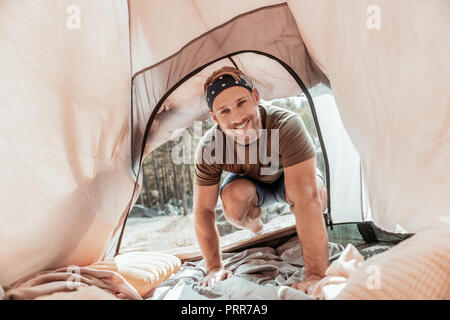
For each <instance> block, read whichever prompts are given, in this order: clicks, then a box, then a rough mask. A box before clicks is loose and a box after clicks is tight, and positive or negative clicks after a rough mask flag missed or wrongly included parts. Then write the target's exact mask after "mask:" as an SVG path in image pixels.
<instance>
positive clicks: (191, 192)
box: [185, 164, 194, 195]
mask: <svg viewBox="0 0 450 320" xmlns="http://www.w3.org/2000/svg"><path fill="white" fill-rule="evenodd" d="M185 166H186V169H187V176H188V182H189V194H191V195H192V194H193V191H194V188H193V185H192V175H191V165H190V164H185Z"/></svg>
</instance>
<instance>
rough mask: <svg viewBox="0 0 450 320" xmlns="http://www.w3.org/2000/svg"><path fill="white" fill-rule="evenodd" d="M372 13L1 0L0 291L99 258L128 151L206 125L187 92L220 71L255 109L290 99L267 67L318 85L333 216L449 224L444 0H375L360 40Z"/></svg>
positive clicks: (349, 7)
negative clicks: (260, 101) (225, 68)
mask: <svg viewBox="0 0 450 320" xmlns="http://www.w3.org/2000/svg"><path fill="white" fill-rule="evenodd" d="M166 3H168V4H167V6H166ZM372 5H374V4H373V2H372V1H369V0H345V1H344V0H343V1H339V3H338V2H331V1H324V0H317V1H308V0H296V1H288V6H287V5H286V4H284V3H281V4H280V1H256V0H252V1H245V2H242V1H239V2H238V1H237V0H235V1H227V2H220V3H219V2H217V3H216V2H214V4H212V3H211V2H210V1H208V0H199V1H195V2H186V1H182V0H178V1H175V0H174V1H170V2H164V4H163V2H158V1H143V0H140V1H139V0H130V1H128V2H127V1H124V0H98V1H94V2H93V1H87V0H79V1H77V2H76V4H75V5H74V4H73V3H72V1H69V0H61V1H58V2H51V3H50V2H49V3H46V4H45V5H42V4H41V3H39V4H38V3H36V2H35V1H32V0H23V1H20V2H18V1H13V0H10V1H2V2H1V3H0V84H1V85H0V105H1V109H0V159H1V160H0V161H1V165H0V176H1V179H2V182H3V183H2V187H1V192H0V194H1V197H2V198H1V203H2V211H1V213H0V219H1V221H0V241H1V243H3V244H13V245H3V246H2V247H1V248H0V257H1V260H0V284H1V285H3V286H4V285H8V284H10V283H12V282H14V281H16V280H18V279H19V278H21V277H23V276H26V275H28V274H32V273H35V272H38V271H40V270H44V269H49V268H56V267H64V266H68V265H79V266H86V265H89V264H91V263H94V262H95V261H98V260H100V259H101V258H102V257H103V256H104V255H105V252H106V249H107V246H108V243H110V242H111V239H112V237H113V236H117V232H116V231H117V230H118V229H119V228H120V226H121V223H122V221H123V220H124V217H125V216H126V214H127V212H128V210H127V208H129V206H130V205H131V204H132V203H133V202H134V200H135V199H136V198H137V195H138V191H139V187H140V185H141V182H140V181H139V180H138V184H135V181H136V174H137V169H138V168H139V165H140V164H139V160H141V150H142V146H146V149H145V152H144V153H148V152H150V151H151V150H153V149H154V148H155V147H156V146H158V145H159V144H161V143H163V142H164V141H166V140H167V139H169V138H171V137H173V136H174V135H176V134H177V133H179V132H180V131H177V132H176V131H175V130H180V129H183V128H184V127H186V126H188V125H189V123H192V122H193V121H194V120H202V119H204V118H205V116H206V113H205V111H206V110H207V109H206V106H203V107H200V108H199V107H198V102H199V101H200V99H201V92H200V91H201V90H200V88H199V85H200V84H201V83H202V80H203V79H204V78H205V77H206V76H207V75H208V73H209V72H210V71H212V70H213V69H214V68H215V67H216V66H219V65H223V64H227V65H235V64H236V65H237V66H238V67H240V68H242V70H243V71H244V72H245V73H247V74H249V76H250V77H251V78H253V79H255V80H258V81H260V82H259V83H257V85H258V86H259V88H260V90H261V92H262V93H263V94H262V96H263V98H265V99H267V100H268V99H270V98H271V97H282V96H285V95H288V94H289V95H297V94H300V93H302V92H301V91H302V90H300V89H299V87H298V83H296V81H295V79H293V74H292V73H290V72H287V70H288V69H286V68H284V67H283V66H282V65H281V64H280V63H279V62H280V61H281V62H283V63H286V65H287V66H289V68H290V69H291V70H292V71H293V72H294V73H295V75H297V76H298V77H299V78H300V79H301V80H302V81H303V83H304V84H305V87H306V88H311V87H313V86H314V85H315V84H317V83H320V82H328V81H329V83H330V84H331V87H332V89H333V93H334V95H335V98H336V105H337V108H338V111H339V112H338V113H339V117H337V114H336V113H335V112H334V115H335V116H334V117H333V119H334V120H336V121H337V120H340V119H342V124H343V126H340V124H339V123H335V124H333V126H331V125H327V122H326V121H327V119H328V118H327V117H329V115H330V114H331V113H329V112H325V111H324V110H320V107H319V108H318V109H319V111H318V118H319V119H318V120H319V124H320V126H321V128H320V129H324V128H322V126H323V127H327V128H328V129H329V128H337V129H336V130H338V131H339V130H340V133H339V134H340V136H339V145H342V146H344V147H345V148H348V149H346V150H351V152H347V153H346V154H342V153H340V154H341V155H339V152H340V151H342V150H341V149H339V148H334V151H333V147H332V144H333V140H332V139H333V134H330V133H329V132H326V130H325V129H324V138H325V140H326V141H325V145H330V144H331V146H330V148H329V150H327V151H329V152H330V159H331V160H333V165H331V169H332V171H331V172H330V175H331V181H332V183H333V184H335V183H336V181H338V179H344V177H340V176H339V175H338V174H336V172H334V171H336V170H340V169H339V168H346V167H347V168H348V169H349V170H350V171H349V172H350V173H351V174H350V175H349V178H348V179H346V178H345V181H339V183H342V186H341V190H340V191H339V192H341V194H342V195H343V197H344V196H345V194H346V192H345V191H347V190H348V191H349V192H347V196H348V197H349V198H345V199H344V198H340V197H336V198H333V197H334V196H333V194H332V195H331V198H332V199H333V206H332V207H333V208H334V207H336V206H339V205H341V204H342V206H341V208H349V209H348V210H341V212H344V211H351V213H350V217H352V219H356V218H357V217H359V216H360V213H361V209H360V208H362V209H363V214H362V215H361V219H362V220H367V219H370V218H373V220H374V221H375V223H376V224H377V225H378V226H380V227H382V228H384V229H386V230H388V231H398V230H402V231H407V232H410V233H419V232H421V231H423V230H428V229H433V228H436V226H440V227H442V228H448V227H449V224H450V214H449V209H448V201H447V194H448V190H450V179H449V176H450V167H449V166H448V159H449V158H450V144H448V141H449V140H450V130H449V129H450V128H449V126H450V113H449V112H450V111H449V110H450V109H449V108H448V106H449V105H450V101H449V100H450V97H449V92H448V87H449V80H448V74H449V71H450V70H449V69H450V65H449V64H448V56H449V52H450V43H448V42H446V41H444V40H443V39H446V38H447V35H448V34H449V31H450V30H449V29H450V23H449V21H450V19H449V18H450V10H449V7H450V4H449V2H448V1H446V0H434V1H427V2H424V1H419V0H399V1H396V2H395V3H393V2H391V1H387V0H379V1H378V2H376V4H375V6H376V7H377V8H379V10H380V13H381V15H380V17H381V27H380V29H370V28H368V24H367V19H368V18H370V13H368V8H369V7H370V6H372ZM262 6H267V7H264V8H261V7H262ZM70 8H71V9H70ZM69 9H70V10H69ZM77 12H78V15H79V18H80V22H81V23H80V25H79V28H78V27H75V28H74V27H73V26H71V22H70V19H73V17H72V16H73V15H75V16H76V15H77ZM75 19H76V17H75ZM249 26H250V27H249ZM161 30H165V32H161ZM180 30H181V31H180ZM168 35H170V36H168ZM242 39H245V41H243V40H242ZM245 50H247V51H245ZM248 50H250V51H248ZM234 53H235V54H234ZM227 55H229V57H227ZM223 57H226V59H224V60H222V58H223ZM274 58H275V60H274ZM277 59H279V61H277ZM208 68H209V69H208ZM185 80H186V81H185ZM274 83H275V84H277V85H276V86H273V84H274ZM271 84H272V85H271ZM278 84H280V85H279V86H278ZM175 89H176V90H175ZM166 98H167V99H166ZM158 102H159V103H161V104H162V105H161V106H159V105H158ZM194 107H197V108H196V109H195V112H194V111H192V110H194ZM201 108H203V109H201ZM188 110H189V111H188ZM191 111H192V112H191ZM157 112H159V113H157ZM186 115H189V118H187V117H186ZM169 117H170V118H169ZM183 117H186V118H183ZM169 119H170V120H169ZM149 120H150V121H149ZM334 120H333V121H334ZM153 121H155V127H153V125H152V128H151V127H150V126H148V124H149V123H152V122H153ZM158 121H159V122H158ZM167 124H171V125H173V126H167ZM339 128H340V129H339ZM342 128H345V130H346V131H347V133H348V137H349V139H350V140H351V143H350V141H348V139H346V138H345V134H344V133H343V131H342ZM146 130H148V132H150V133H151V134H150V135H149V137H150V139H149V140H148V141H143V138H144V136H145V131H146ZM152 130H153V132H152ZM155 130H157V132H158V133H159V134H155ZM143 143H145V145H144V144H143ZM351 146H354V149H352V148H351ZM355 150H356V151H357V152H356V151H355ZM347 155H352V157H353V158H352V160H351V162H349V163H343V162H342V159H343V157H344V156H347ZM358 156H359V166H358V167H355V166H356V164H357V163H358ZM338 162H339V166H335V164H337V163H338ZM333 166H334V167H333ZM333 168H334V169H333ZM336 168H338V169H336ZM358 171H359V172H360V173H358ZM333 175H334V176H333ZM338 177H339V178H338ZM139 179H141V177H140V178H139ZM358 180H359V181H360V182H359V185H360V186H361V185H362V189H361V188H358ZM135 188H137V190H134V189H135ZM331 190H336V188H335V187H333V186H332V188H331ZM350 190H351V191H350ZM134 191H137V193H136V192H134ZM133 195H134V199H132V198H133ZM356 196H358V199H359V200H358V201H356V202H352V201H351V199H355V198H354V197H356ZM130 200H131V201H130ZM335 201H336V202H337V203H336V204H335V203H334V202H335ZM332 210H333V209H332ZM338 211H339V210H338Z"/></svg>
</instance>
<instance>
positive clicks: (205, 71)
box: [117, 50, 333, 252]
mask: <svg viewBox="0 0 450 320" xmlns="http://www.w3.org/2000/svg"><path fill="white" fill-rule="evenodd" d="M255 56H258V57H260V59H261V58H262V59H263V60H271V61H273V62H275V63H276V64H277V65H279V68H280V69H282V71H281V72H280V70H278V74H277V76H279V74H282V75H283V77H284V81H286V82H287V83H288V86H289V90H290V92H294V93H295V94H296V96H297V98H298V97H299V96H300V94H301V95H302V98H303V102H304V104H305V105H306V106H309V108H308V109H309V110H310V111H309V113H310V118H311V122H312V123H313V126H314V129H313V130H314V131H315V132H314V134H315V138H316V139H317V141H318V144H319V148H320V154H321V157H322V163H323V165H322V167H323V168H322V172H323V173H324V175H325V178H326V181H327V184H326V185H327V190H328V194H330V192H331V191H330V189H331V186H330V178H329V177H330V170H329V163H328V157H327V152H326V149H325V144H324V139H323V137H322V134H321V128H320V125H319V120H318V116H317V113H316V110H315V105H314V100H313V97H312V96H311V94H310V92H309V91H308V89H307V87H306V85H305V84H304V82H303V81H302V80H301V78H300V77H299V76H298V75H297V74H296V72H295V71H293V69H292V68H290V67H289V66H288V65H287V64H286V63H285V62H283V61H282V60H281V59H278V58H276V57H274V56H272V55H270V54H267V53H264V52H259V51H255V50H242V51H239V52H234V53H231V54H229V55H226V56H224V57H221V58H219V59H217V60H215V61H211V62H209V63H207V64H205V65H204V66H202V67H201V68H198V69H197V70H194V71H193V72H191V73H190V74H188V75H187V76H185V77H183V79H182V80H181V81H179V82H178V83H176V84H175V85H174V86H173V87H172V88H170V90H168V92H167V93H166V94H165V95H164V96H163V98H162V99H161V100H160V101H158V103H157V104H156V107H155V108H154V110H153V111H152V113H151V115H150V117H149V120H148V122H147V124H146V129H145V132H144V135H143V139H142V141H145V142H146V143H143V144H142V146H141V153H140V161H139V163H141V165H140V167H139V170H140V171H139V172H140V174H141V175H143V172H142V167H143V164H144V160H143V158H145V156H146V155H148V154H149V153H150V152H151V151H149V150H153V151H154V150H155V142H154V141H158V145H159V144H160V143H161V141H162V139H161V137H158V136H156V137H155V136H154V135H153V133H155V132H152V125H153V124H155V123H156V124H157V126H158V128H161V123H162V122H164V121H166V122H167V121H168V120H167V119H170V118H169V116H170V113H172V114H173V115H174V118H176V117H179V114H177V112H176V110H177V109H179V112H180V113H181V114H182V111H181V110H182V108H185V109H188V108H193V107H196V108H197V109H199V108H206V105H204V102H202V101H199V102H198V105H197V106H192V105H190V104H189V101H188V102H186V106H182V105H181V106H172V104H173V101H178V99H179V96H180V94H179V93H177V89H179V90H180V91H181V92H182V93H183V92H185V90H186V88H185V87H188V88H189V86H191V85H192V83H197V85H198V79H197V78H199V77H200V78H205V77H206V75H209V73H210V71H209V70H214V69H215V68H218V67H216V66H217V65H219V66H221V65H224V64H232V65H233V66H235V67H238V68H239V67H241V69H245V65H244V64H243V62H245V61H246V60H248V59H252V60H254V59H255ZM244 72H245V71H244ZM255 80H256V81H255V82H256V84H255V86H256V87H257V88H258V89H259V90H260V92H262V93H263V94H261V96H262V97H265V96H269V97H273V96H271V95H270V94H273V93H270V92H269V94H268V93H267V92H268V90H267V89H266V88H265V87H264V85H267V84H266V82H264V80H261V78H259V79H255ZM260 80H261V81H260ZM146 87H147V88H148V87H149V86H148V85H147V86H146ZM295 87H296V88H295ZM293 90H294V91H293ZM328 90H329V89H328ZM133 97H134V98H136V97H137V95H136V88H135V87H134V94H133ZM196 98H197V100H196V101H198V98H200V99H202V98H203V97H202V96H201V97H196ZM278 100H282V99H278ZM174 110H175V111H174ZM188 112H189V111H188ZM206 115H207V116H208V117H209V115H208V114H207V112H206ZM184 129H185V128H176V130H178V131H177V134H178V135H179V134H180V132H182V131H183V130H184ZM156 134H158V133H156ZM159 134H160V132H159ZM310 134H311V132H310ZM168 136H170V134H167V135H165V137H168ZM158 138H159V140H158ZM194 150H195V148H194ZM154 177H155V178H156V179H158V178H157V176H154ZM191 178H192V177H190V179H191ZM137 181H139V180H137ZM143 185H144V186H145V181H144V182H143ZM136 190H137V188H136ZM137 196H138V194H137V193H136V194H134V195H133V198H134V199H137ZM147 197H148V195H147ZM328 208H329V210H328V211H327V212H326V213H325V216H324V217H325V222H326V224H327V226H330V228H331V229H332V228H333V227H332V220H331V210H330V209H331V198H330V197H328ZM125 225H126V220H125V222H124V226H123V228H122V231H121V236H120V238H119V246H118V250H117V252H119V247H120V242H121V239H122V237H123V233H124V230H125ZM290 233H295V226H294V228H291V227H287V228H282V229H280V230H277V231H274V232H270V233H269V234H265V235H263V236H262V237H258V238H255V239H252V241H251V243H257V242H258V241H265V240H266V239H275V240H276V238H277V237H283V236H285V235H289V234H290ZM247 242H248V240H245V241H244V242H243V243H242V241H241V242H240V243H239V244H238V243H236V245H227V248H229V249H230V250H231V249H235V248H236V247H239V246H242V245H247V244H248V243H247ZM180 250H181V251H182V249H181V248H180ZM180 250H178V251H180ZM196 251H197V250H196Z"/></svg>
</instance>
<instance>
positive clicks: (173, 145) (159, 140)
mask: <svg viewBox="0 0 450 320" xmlns="http://www.w3.org/2000/svg"><path fill="white" fill-rule="evenodd" d="M258 59H259V60H260V64H261V65H264V64H272V69H273V66H274V65H276V66H277V68H276V69H274V70H276V73H275V74H272V78H271V79H270V77H269V79H265V77H264V72H262V73H261V71H259V72H260V73H261V76H260V77H257V76H258V69H259V70H263V69H262V68H261V67H259V68H258V64H257V63H256V64H255V60H258ZM249 60H252V61H253V69H249V68H246V61H249ZM223 65H232V66H234V67H237V68H239V69H241V70H242V71H243V72H244V73H246V74H249V73H250V74H251V75H252V76H251V78H252V80H253V81H254V84H255V87H256V88H257V89H258V90H259V91H260V95H261V98H262V99H261V104H263V105H264V104H266V105H274V106H278V107H281V108H286V109H288V110H291V111H294V112H296V113H297V114H298V115H299V116H300V117H301V118H302V120H303V123H304V124H305V126H306V128H307V130H308V133H309V135H310V136H311V138H312V140H313V142H314V146H315V148H316V159H317V167H318V169H319V170H320V171H321V172H322V174H323V177H324V178H325V180H326V182H327V183H326V188H327V190H328V194H330V189H331V188H330V170H329V164H328V157H327V153H326V150H325V144H324V141H323V137H322V134H321V127H320V124H319V119H318V115H317V112H316V109H315V102H314V99H316V100H317V101H319V103H320V104H323V105H324V106H323V108H325V109H326V108H336V106H335V103H334V98H333V94H332V91H331V89H330V88H329V87H328V86H327V85H324V84H322V83H320V84H318V85H316V86H315V87H314V88H312V89H311V92H313V95H311V94H310V92H309V91H308V89H307V87H306V86H305V84H304V83H303V81H302V80H301V79H300V77H299V76H298V75H297V74H296V73H295V72H294V71H293V70H292V68H290V67H289V66H288V65H287V64H286V63H284V62H283V61H281V60H280V59H278V58H276V57H274V56H271V55H269V54H267V53H264V52H255V51H252V50H248V51H247V50H245V51H239V52H235V53H233V54H229V55H227V56H224V57H222V58H220V59H217V60H215V61H212V62H210V63H208V64H206V65H204V66H203V67H201V68H198V69H197V70H195V71H193V72H191V73H190V74H189V75H187V76H185V77H184V78H183V79H182V80H181V81H179V82H178V83H177V84H175V85H174V86H173V87H172V88H171V89H170V90H168V92H167V93H166V94H165V95H164V96H163V98H162V99H161V100H160V101H159V102H158V103H157V104H156V107H155V108H154V109H153V111H152V112H151V114H150V117H149V121H148V122H147V125H146V130H145V132H144V134H143V138H142V141H145V143H143V144H142V147H141V159H142V158H144V159H143V160H141V163H142V165H141V166H140V168H139V170H140V171H139V175H140V176H141V178H142V187H141V192H140V194H139V196H138V195H137V194H135V195H134V198H135V199H136V203H135V206H134V207H133V208H132V210H130V215H129V217H128V218H127V219H126V221H125V223H124V227H123V230H122V232H121V238H120V239H121V240H119V242H120V244H121V245H120V252H121V253H122V252H128V251H133V250H150V251H151V250H155V248H157V249H158V250H165V251H168V252H171V253H177V254H180V253H186V252H198V246H197V241H196V238H195V232H194V221H193V215H192V205H193V203H192V191H193V188H192V184H193V180H194V177H193V172H194V171H193V170H194V168H193V164H194V163H193V160H192V159H193V156H192V153H193V152H194V151H195V148H196V143H195V142H196V141H195V140H196V139H197V140H198V138H200V137H201V135H200V136H197V137H196V136H195V133H196V132H198V129H199V128H200V132H205V131H204V130H203V129H208V128H210V127H211V126H212V124H213V121H212V120H210V119H209V115H208V113H207V112H205V108H206V105H205V103H204V102H203V101H202V99H203V95H202V94H199V93H198V92H199V90H198V88H199V87H200V88H202V82H203V81H204V79H205V78H206V77H207V76H208V75H209V74H210V73H211V70H215V69H218V68H220V67H221V66H223ZM255 65H256V67H255ZM249 71H250V72H249ZM144 76H145V73H144ZM274 79H276V80H277V81H275V80H274ZM144 83H145V86H144V87H145V90H144V94H145V96H147V97H148V92H147V91H146V90H148V88H149V86H148V85H147V82H146V80H145V81H144ZM274 83H275V84H274ZM194 86H195V88H194ZM283 86H284V88H283ZM280 87H281V88H280ZM189 88H191V89H192V91H193V92H195V93H197V94H196V95H194V96H193V97H192V95H193V94H191V97H189V94H186V93H187V92H188V89H189ZM138 91H139V90H138V89H137V88H136V86H135V87H134V94H133V97H134V98H135V99H136V101H135V103H139V104H142V103H143V102H142V94H139V93H136V92H138ZM283 92H289V93H292V92H293V93H295V95H290V96H288V97H287V98H286V97H280V96H279V95H280V94H283ZM186 95H187V96H188V98H185V97H186ZM313 96H314V99H313ZM180 97H182V98H180ZM183 98H184V100H183ZM264 98H266V99H267V98H269V99H268V100H264ZM327 99H328V100H327ZM330 99H331V100H330ZM330 101H331V102H332V103H331V104H330ZM327 104H330V105H329V106H326V105H327ZM199 109H200V110H202V114H200V115H196V112H197V113H198V110H199ZM188 114H190V119H189V116H187V115H188ZM192 114H193V115H194V117H193V116H192ZM186 117H188V120H189V121H185V122H184V123H179V122H178V123H177V119H178V120H179V119H183V121H184V120H185V119H186ZM199 120H201V121H199ZM339 120H340V119H339ZM172 121H173V122H175V123H176V125H173V124H172V127H171V128H168V127H166V126H169V123H170V122H172ZM193 122H194V124H193ZM199 123H200V126H199ZM186 124H189V125H190V126H187V125H186ZM192 138H193V140H194V141H193V145H194V146H193V147H190V148H189V150H190V151H189V152H190V153H191V154H190V156H189V157H188V158H189V159H188V163H186V162H184V163H182V164H180V163H179V162H180V159H178V160H177V161H178V163H174V161H173V160H174V159H173V155H175V153H176V152H178V151H177V150H178V149H179V147H180V144H181V142H180V141H181V140H183V141H184V143H185V140H186V139H192ZM137 140H138V139H137ZM189 144H192V143H191V142H189ZM177 161H175V162H177ZM358 170H359V168H358ZM225 176H226V174H225V173H224V174H222V179H223V178H224V177H225ZM324 218H325V222H326V224H327V226H329V227H330V229H332V228H333V227H332V220H331V197H328V210H327V211H326V212H325V214H324ZM262 220H263V223H264V233H263V234H262V235H259V236H257V237H255V236H254V235H253V234H252V233H251V232H250V231H246V230H240V229H237V228H236V227H234V226H232V225H231V224H230V223H228V222H227V221H226V219H225V217H224V213H223V208H222V206H221V203H220V198H219V200H218V205H217V208H216V221H217V225H218V230H219V234H220V236H221V245H222V247H223V249H227V248H229V249H231V248H235V247H236V245H239V244H242V243H248V242H251V243H254V242H255V241H258V240H260V239H266V238H273V237H275V238H277V237H282V236H283V235H286V234H287V235H292V234H294V233H295V219H294V216H293V215H292V214H290V210H289V207H288V206H287V205H283V204H275V205H273V206H271V207H270V208H268V209H267V210H265V212H264V214H263V219H262ZM127 222H128V223H127ZM181 229H183V231H182V232H180V230H181ZM148 230H152V233H153V236H150V235H149V232H148ZM155 230H161V232H166V233H165V234H164V237H163V238H162V237H161V234H159V233H158V232H155ZM171 232H172V233H173V234H172V236H171V235H170V233H171ZM122 236H123V238H122ZM161 239H164V240H163V242H164V243H165V244H164V245H162V244H161ZM167 239H172V240H170V241H167ZM122 244H123V245H122ZM118 251H119V250H117V252H118Z"/></svg>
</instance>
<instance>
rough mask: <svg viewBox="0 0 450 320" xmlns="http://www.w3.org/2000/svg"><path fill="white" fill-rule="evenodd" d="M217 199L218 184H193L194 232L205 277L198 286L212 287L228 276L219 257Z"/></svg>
mask: <svg viewBox="0 0 450 320" xmlns="http://www.w3.org/2000/svg"><path fill="white" fill-rule="evenodd" d="M218 197H219V184H215V185H212V186H200V185H198V184H197V183H195V184H194V215H195V232H196V234H197V240H198V244H199V246H200V250H201V252H202V256H203V258H204V259H205V264H206V270H207V272H208V274H207V276H206V277H205V278H204V279H203V280H202V281H200V285H203V286H213V285H214V282H215V281H221V280H224V279H226V278H227V277H228V276H230V273H229V272H227V271H224V269H223V266H222V258H221V255H220V246H219V232H218V231H217V227H216V212H215V209H216V205H217V199H218Z"/></svg>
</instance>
